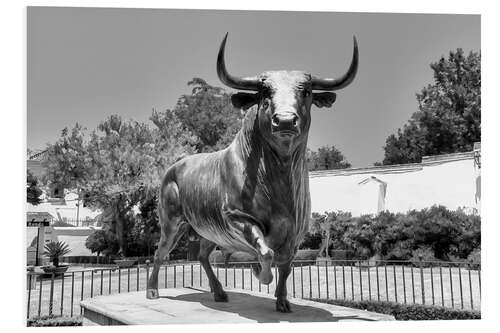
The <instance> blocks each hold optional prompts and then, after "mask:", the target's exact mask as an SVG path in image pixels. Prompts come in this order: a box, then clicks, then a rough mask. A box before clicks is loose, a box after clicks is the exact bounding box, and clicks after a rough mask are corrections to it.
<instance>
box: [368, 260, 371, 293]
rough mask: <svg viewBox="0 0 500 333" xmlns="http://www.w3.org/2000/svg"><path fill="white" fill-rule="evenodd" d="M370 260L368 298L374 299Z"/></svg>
mask: <svg viewBox="0 0 500 333" xmlns="http://www.w3.org/2000/svg"><path fill="white" fill-rule="evenodd" d="M370 268H371V267H370V262H368V299H369V300H370V301H371V300H372V281H371V277H370Z"/></svg>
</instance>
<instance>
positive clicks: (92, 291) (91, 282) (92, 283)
mask: <svg viewBox="0 0 500 333" xmlns="http://www.w3.org/2000/svg"><path fill="white" fill-rule="evenodd" d="M92 297H94V270H92V271H91V272H90V298H92Z"/></svg>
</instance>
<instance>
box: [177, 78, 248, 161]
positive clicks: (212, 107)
mask: <svg viewBox="0 0 500 333" xmlns="http://www.w3.org/2000/svg"><path fill="white" fill-rule="evenodd" d="M188 86H192V87H193V89H192V91H191V95H183V96H181V97H180V98H179V100H178V101H177V105H176V106H175V108H174V110H173V112H174V113H175V115H176V116H177V117H178V119H179V120H180V122H181V123H182V124H183V126H184V127H185V128H186V129H187V130H189V131H190V132H192V133H193V134H195V135H196V136H197V137H198V138H199V141H198V142H197V144H196V150H197V152H211V151H216V150H219V149H222V148H225V147H227V146H228V145H229V144H230V143H231V141H232V140H233V138H234V136H235V134H236V133H237V132H238V130H239V129H240V128H241V121H242V119H243V114H242V113H241V112H240V111H239V110H238V109H235V108H234V107H233V106H232V103H231V96H230V95H229V94H228V93H227V92H226V91H225V90H224V89H222V88H220V87H214V86H211V85H209V84H208V83H207V82H206V81H205V80H203V79H200V78H193V79H192V80H191V81H189V82H188Z"/></svg>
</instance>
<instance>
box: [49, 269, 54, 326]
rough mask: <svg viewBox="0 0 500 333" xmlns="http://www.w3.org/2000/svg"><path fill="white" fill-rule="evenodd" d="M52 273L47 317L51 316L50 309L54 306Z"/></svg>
mask: <svg viewBox="0 0 500 333" xmlns="http://www.w3.org/2000/svg"><path fill="white" fill-rule="evenodd" d="M54 275H55V274H54V273H52V275H51V278H50V298H49V316H51V315H52V307H53V306H54Z"/></svg>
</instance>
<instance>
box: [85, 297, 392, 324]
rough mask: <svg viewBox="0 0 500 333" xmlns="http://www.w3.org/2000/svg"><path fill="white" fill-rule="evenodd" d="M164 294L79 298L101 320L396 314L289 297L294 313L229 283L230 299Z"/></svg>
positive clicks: (238, 319) (274, 320)
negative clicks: (156, 296) (222, 300)
mask: <svg viewBox="0 0 500 333" xmlns="http://www.w3.org/2000/svg"><path fill="white" fill-rule="evenodd" d="M159 292H160V298H159V299H156V300H148V299H146V292H145V291H139V292H131V293H125V294H116V295H108V296H98V297H95V298H92V299H87V300H84V301H82V302H81V305H82V307H83V309H84V310H83V315H84V317H85V318H86V320H89V321H91V322H93V323H96V324H99V325H155V324H156V325H159V324H209V323H214V324H222V323H231V324H235V323H279V322H336V321H378V320H394V317H392V316H388V315H383V314H379V313H374V312H368V311H364V310H358V309H351V308H346V307H342V306H336V305H330V304H325V303H318V302H313V301H308V300H303V299H298V298H289V301H290V303H292V311H293V312H292V313H279V312H276V310H275V304H274V303H275V298H274V297H273V296H272V295H268V294H263V293H258V292H252V291H249V290H241V289H233V290H231V289H226V292H227V294H228V298H229V302H227V303H219V302H214V300H213V296H212V294H211V293H210V292H208V291H207V290H203V289H195V288H177V289H173V288H172V289H160V291H159Z"/></svg>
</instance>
